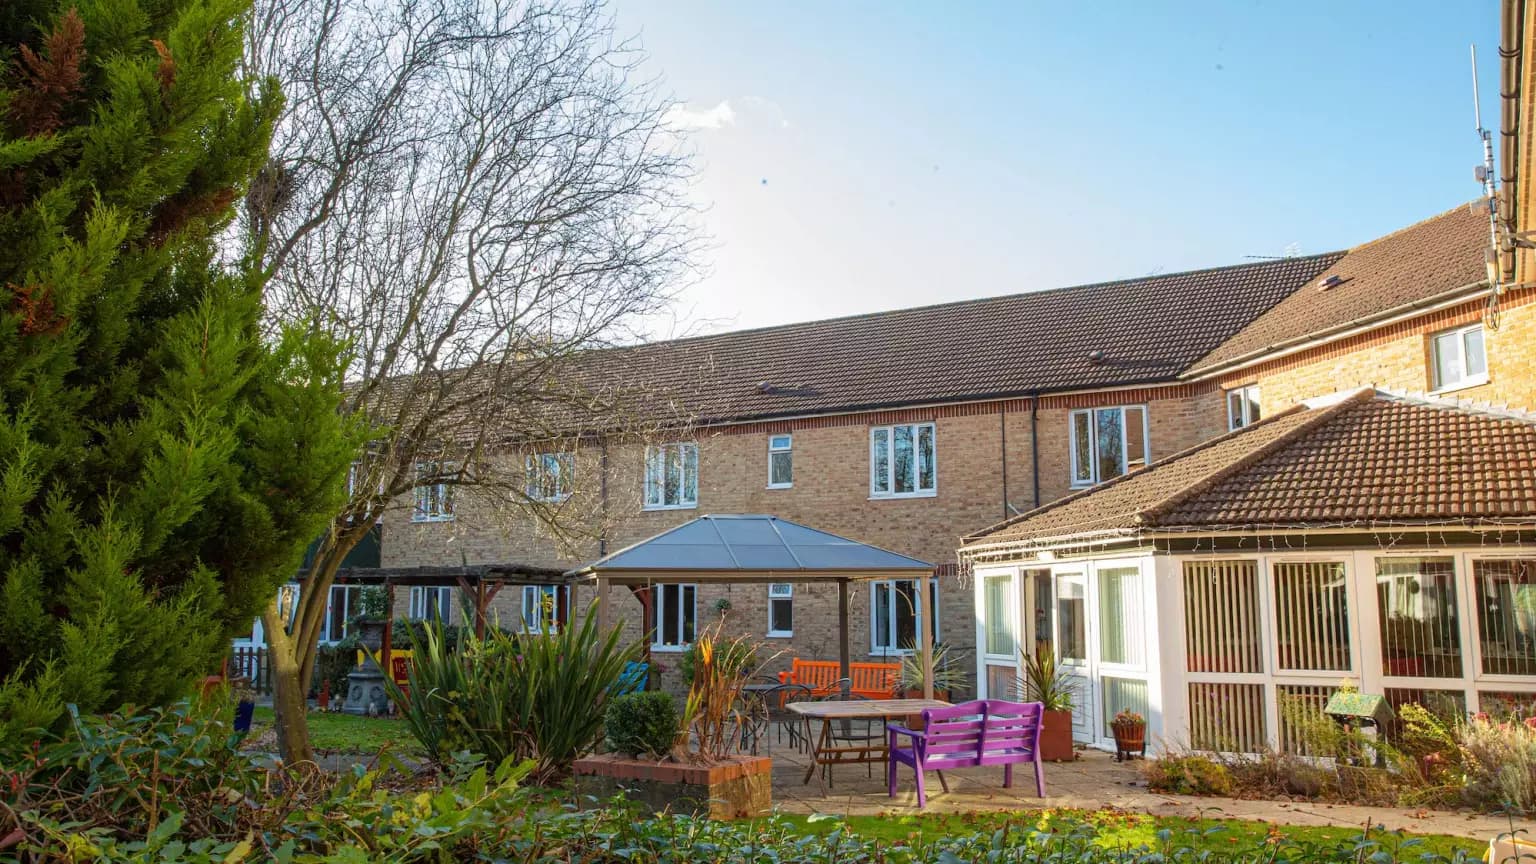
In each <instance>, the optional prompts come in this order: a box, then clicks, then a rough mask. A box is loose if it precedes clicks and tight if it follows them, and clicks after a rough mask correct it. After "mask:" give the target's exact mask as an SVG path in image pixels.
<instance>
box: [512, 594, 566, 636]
mask: <svg viewBox="0 0 1536 864" xmlns="http://www.w3.org/2000/svg"><path fill="white" fill-rule="evenodd" d="M564 590H568V589H564ZM561 591H562V588H561V586H558V585H524V586H523V598H522V599H523V602H522V604H521V615H522V621H521V624H522V628H523V629H524V630H525V631H527V632H529V633H553V632H555V629H556V628H557V627H558V626H559V623H560V601H561V600H562V599H565V600H569V595H567V596H566V597H565V598H562V597H561V596H560V595H561Z"/></svg>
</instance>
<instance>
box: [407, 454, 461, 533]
mask: <svg viewBox="0 0 1536 864" xmlns="http://www.w3.org/2000/svg"><path fill="white" fill-rule="evenodd" d="M452 471H453V468H452V466H450V465H448V464H447V463H443V462H417V463H416V480H417V485H416V507H415V509H414V510H413V511H412V512H411V521H412V522H446V521H448V520H450V519H452V518H453V486H452V484H449V483H444V482H442V481H441V478H442V477H443V475H445V474H450V473H452Z"/></svg>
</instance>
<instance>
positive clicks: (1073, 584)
mask: <svg viewBox="0 0 1536 864" xmlns="http://www.w3.org/2000/svg"><path fill="white" fill-rule="evenodd" d="M1052 575H1053V576H1054V578H1055V583H1056V585H1055V588H1056V590H1055V596H1056V615H1055V619H1056V621H1055V624H1056V628H1055V630H1056V633H1055V640H1054V647H1055V653H1056V662H1057V663H1058V664H1059V665H1060V666H1061V670H1062V672H1063V673H1064V674H1065V675H1066V677H1067V680H1068V681H1069V682H1071V687H1072V738H1073V739H1074V740H1077V741H1092V740H1094V738H1095V735H1094V730H1095V729H1096V728H1098V724H1097V719H1096V713H1095V711H1094V706H1095V704H1096V703H1097V701H1098V700H1096V699H1094V698H1093V693H1094V686H1093V680H1092V667H1091V665H1090V658H1089V653H1090V652H1089V646H1091V645H1092V644H1093V641H1094V636H1095V634H1094V629H1093V615H1092V614H1091V612H1090V610H1091V608H1092V607H1091V606H1089V597H1088V577H1087V573H1086V571H1085V570H1084V569H1083V568H1081V567H1071V568H1061V567H1058V568H1056V569H1055V570H1053V571H1052Z"/></svg>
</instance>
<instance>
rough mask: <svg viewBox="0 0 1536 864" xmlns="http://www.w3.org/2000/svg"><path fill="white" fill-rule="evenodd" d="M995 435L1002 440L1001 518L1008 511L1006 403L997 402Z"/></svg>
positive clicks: (1007, 514)
mask: <svg viewBox="0 0 1536 864" xmlns="http://www.w3.org/2000/svg"><path fill="white" fill-rule="evenodd" d="M997 435H998V438H999V440H1000V441H1001V442H1002V443H1001V444H1000V445H999V448H998V449H999V451H1000V452H999V456H1000V458H999V460H998V461H999V462H1001V463H1002V474H1003V518H1004V519H1007V518H1008V516H1009V513H1008V403H1007V402H999V403H997Z"/></svg>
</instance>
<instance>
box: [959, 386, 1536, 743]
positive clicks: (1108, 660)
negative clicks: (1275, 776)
mask: <svg viewBox="0 0 1536 864" xmlns="http://www.w3.org/2000/svg"><path fill="white" fill-rule="evenodd" d="M961 555H962V557H963V558H964V559H965V561H966V562H967V563H968V564H969V565H970V567H971V568H972V571H973V573H974V576H975V580H974V584H975V592H976V621H977V646H978V651H977V681H978V687H979V689H980V690H981V694H982V695H983V696H986V695H988V694H994V695H999V696H1001V695H1005V694H1009V693H1013V692H1017V688H1018V687H1019V686H1020V683H1021V673H1022V670H1021V663H1020V661H1021V653H1022V652H1037V654H1038V652H1040V651H1041V649H1042V648H1044V647H1046V646H1050V647H1051V648H1053V649H1054V652H1055V656H1056V658H1057V660H1058V663H1059V666H1060V670H1061V672H1063V673H1064V674H1066V675H1067V676H1069V680H1070V681H1071V682H1072V684H1073V688H1074V692H1075V694H1076V698H1075V699H1074V706H1073V724H1074V736H1075V737H1076V738H1077V739H1078V740H1079V741H1080V742H1084V743H1087V744H1089V745H1092V746H1098V747H1104V748H1109V747H1112V746H1113V744H1112V740H1113V738H1112V734H1111V731H1110V728H1109V723H1110V720H1111V718H1112V717H1113V716H1114V714H1115V713H1116V712H1117V711H1120V710H1133V711H1137V712H1139V713H1141V714H1143V715H1144V716H1145V717H1146V719H1147V725H1148V735H1149V741H1151V742H1152V744H1153V748H1154V749H1157V748H1158V747H1161V748H1167V747H1170V746H1172V747H1193V748H1195V749H1201V750H1219V751H1224V752H1257V751H1259V750H1262V749H1264V748H1288V749H1293V750H1294V749H1295V748H1297V747H1298V745H1299V742H1298V740H1297V736H1296V730H1295V729H1292V728H1288V727H1290V726H1293V725H1295V721H1294V720H1293V719H1292V720H1288V718H1295V717H1297V716H1298V715H1297V713H1296V711H1295V710H1294V709H1293V708H1292V706H1299V707H1303V708H1304V707H1305V706H1306V705H1309V704H1310V705H1315V706H1321V705H1322V704H1323V703H1324V702H1326V700H1327V699H1328V697H1329V696H1330V695H1331V694H1332V693H1333V692H1334V691H1335V690H1336V689H1338V688H1339V687H1340V686H1341V685H1342V684H1344V683H1345V682H1350V683H1352V684H1353V685H1354V686H1356V687H1358V688H1360V689H1361V690H1362V691H1365V692H1368V693H1381V694H1384V695H1385V696H1386V697H1387V699H1388V701H1390V702H1392V703H1393V704H1394V705H1402V704H1404V703H1408V702H1417V703H1420V704H1423V705H1425V707H1428V708H1430V709H1431V710H1436V711H1441V712H1445V713H1456V714H1460V713H1462V712H1475V711H1487V712H1490V713H1499V712H1504V711H1509V710H1512V709H1517V708H1520V709H1523V711H1522V713H1525V714H1530V713H1531V711H1530V707H1531V705H1532V703H1533V702H1536V418H1532V417H1530V416H1527V415H1521V414H1511V413H1497V412H1492V411H1487V410H1472V409H1468V408H1465V407H1463V406H1459V405H1452V404H1448V403H1441V402H1435V401H1431V400H1425V399H1410V398H1407V397H1400V396H1394V395H1391V394H1387V393H1383V392H1379V391H1372V390H1366V391H1360V392H1356V393H1351V394H1346V395H1342V396H1336V397H1332V398H1330V399H1327V400H1319V401H1317V402H1314V403H1309V404H1305V405H1300V406H1297V407H1296V408H1294V409H1292V410H1291V411H1288V412H1286V413H1283V414H1279V415H1277V416H1275V417H1272V418H1269V419H1267V420H1264V421H1262V422H1260V423H1257V424H1254V425H1253V426H1250V427H1248V428H1245V429H1242V430H1239V431H1237V432H1233V433H1230V434H1228V435H1226V436H1223V437H1221V438H1217V439H1214V440H1212V441H1210V442H1207V443H1205V444H1203V445H1200V446H1198V447H1195V448H1192V449H1190V450H1186V451H1184V452H1182V453H1179V454H1176V455H1174V456H1173V457H1171V458H1169V459H1167V460H1165V461H1163V462H1161V463H1158V464H1156V465H1153V466H1150V467H1148V468H1146V469H1144V470H1142V471H1140V472H1137V473H1135V474H1130V475H1127V476H1124V477H1121V478H1118V479H1116V480H1113V481H1110V482H1108V483H1104V484H1102V485H1100V486H1098V487H1096V488H1094V489H1092V490H1088V491H1085V492H1083V493H1080V494H1078V495H1074V496H1071V497H1068V498H1065V499H1062V500H1061V501H1058V502H1056V503H1053V504H1050V505H1047V506H1045V507H1042V508H1040V509H1037V510H1034V511H1031V512H1029V513H1025V514H1023V515H1021V516H1019V517H1017V518H1015V519H1012V520H1010V521H1008V522H1005V523H1002V524H1000V525H996V526H994V527H992V528H989V529H987V530H985V531H982V532H979V533H977V534H974V535H971V536H969V537H967V538H965V541H964V546H963V548H962V549H961Z"/></svg>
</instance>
